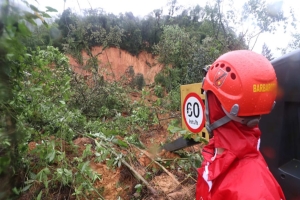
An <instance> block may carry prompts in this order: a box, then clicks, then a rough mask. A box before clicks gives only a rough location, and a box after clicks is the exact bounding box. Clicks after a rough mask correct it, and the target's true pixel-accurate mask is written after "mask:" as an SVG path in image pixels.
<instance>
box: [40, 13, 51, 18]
mask: <svg viewBox="0 0 300 200" xmlns="http://www.w3.org/2000/svg"><path fill="white" fill-rule="evenodd" d="M42 16H43V17H45V18H51V16H50V15H48V14H47V13H45V12H42Z"/></svg>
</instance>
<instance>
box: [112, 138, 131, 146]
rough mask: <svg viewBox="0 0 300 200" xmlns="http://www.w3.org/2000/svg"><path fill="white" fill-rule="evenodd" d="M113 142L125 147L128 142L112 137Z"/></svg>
mask: <svg viewBox="0 0 300 200" xmlns="http://www.w3.org/2000/svg"><path fill="white" fill-rule="evenodd" d="M113 143H115V144H117V145H119V146H120V147H125V148H127V147H128V144H127V143H126V142H124V141H122V140H119V139H114V140H113Z"/></svg>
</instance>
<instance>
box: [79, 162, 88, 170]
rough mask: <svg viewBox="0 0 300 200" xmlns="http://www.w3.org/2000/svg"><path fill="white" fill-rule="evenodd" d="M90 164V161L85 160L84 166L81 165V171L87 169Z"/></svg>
mask: <svg viewBox="0 0 300 200" xmlns="http://www.w3.org/2000/svg"><path fill="white" fill-rule="evenodd" d="M89 164H90V162H89V161H87V162H85V163H84V164H83V165H82V167H81V169H80V172H81V173H82V172H84V171H85V170H86V169H87V167H88V166H89Z"/></svg>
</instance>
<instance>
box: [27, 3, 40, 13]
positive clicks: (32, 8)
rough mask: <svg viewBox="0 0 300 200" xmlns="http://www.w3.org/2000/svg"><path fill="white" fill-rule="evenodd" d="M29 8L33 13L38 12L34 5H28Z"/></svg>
mask: <svg viewBox="0 0 300 200" xmlns="http://www.w3.org/2000/svg"><path fill="white" fill-rule="evenodd" d="M29 7H30V8H31V10H33V11H35V12H40V11H39V9H38V8H37V7H35V6H34V5H32V4H30V6H29Z"/></svg>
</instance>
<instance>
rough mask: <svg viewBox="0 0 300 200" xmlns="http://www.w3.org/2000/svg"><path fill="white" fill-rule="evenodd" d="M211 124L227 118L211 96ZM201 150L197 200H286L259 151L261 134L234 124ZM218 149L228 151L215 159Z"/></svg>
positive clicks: (219, 133)
mask: <svg viewBox="0 0 300 200" xmlns="http://www.w3.org/2000/svg"><path fill="white" fill-rule="evenodd" d="M208 101H209V111H210V122H211V123H213V122H214V121H216V120H218V119H220V118H222V117H223V116H225V114H224V112H223V111H222V108H221V106H220V102H219V101H218V100H217V99H216V97H215V96H214V95H212V94H211V95H208ZM213 134H214V137H213V138H212V139H211V140H210V141H209V144H208V145H206V146H205V147H204V149H203V150H202V155H203V158H204V161H203V163H202V166H201V167H200V168H199V169H198V181H197V188H196V200H227V199H228V200H252V199H253V200H261V199H264V200H281V199H282V200H285V197H284V194H283V192H282V190H281V188H280V186H279V185H278V183H277V181H276V180H275V178H274V177H273V175H272V174H271V172H270V171H269V169H268V166H267V164H266V162H265V160H264V158H263V157H262V155H261V153H260V152H259V150H258V147H259V138H260V134H261V132H260V130H259V128H258V127H254V128H249V127H247V126H245V125H242V124H240V123H238V122H235V121H230V122H228V123H227V124H225V125H223V126H221V127H219V128H217V129H215V130H213ZM215 148H223V149H225V150H224V152H223V153H222V154H219V155H215Z"/></svg>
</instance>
